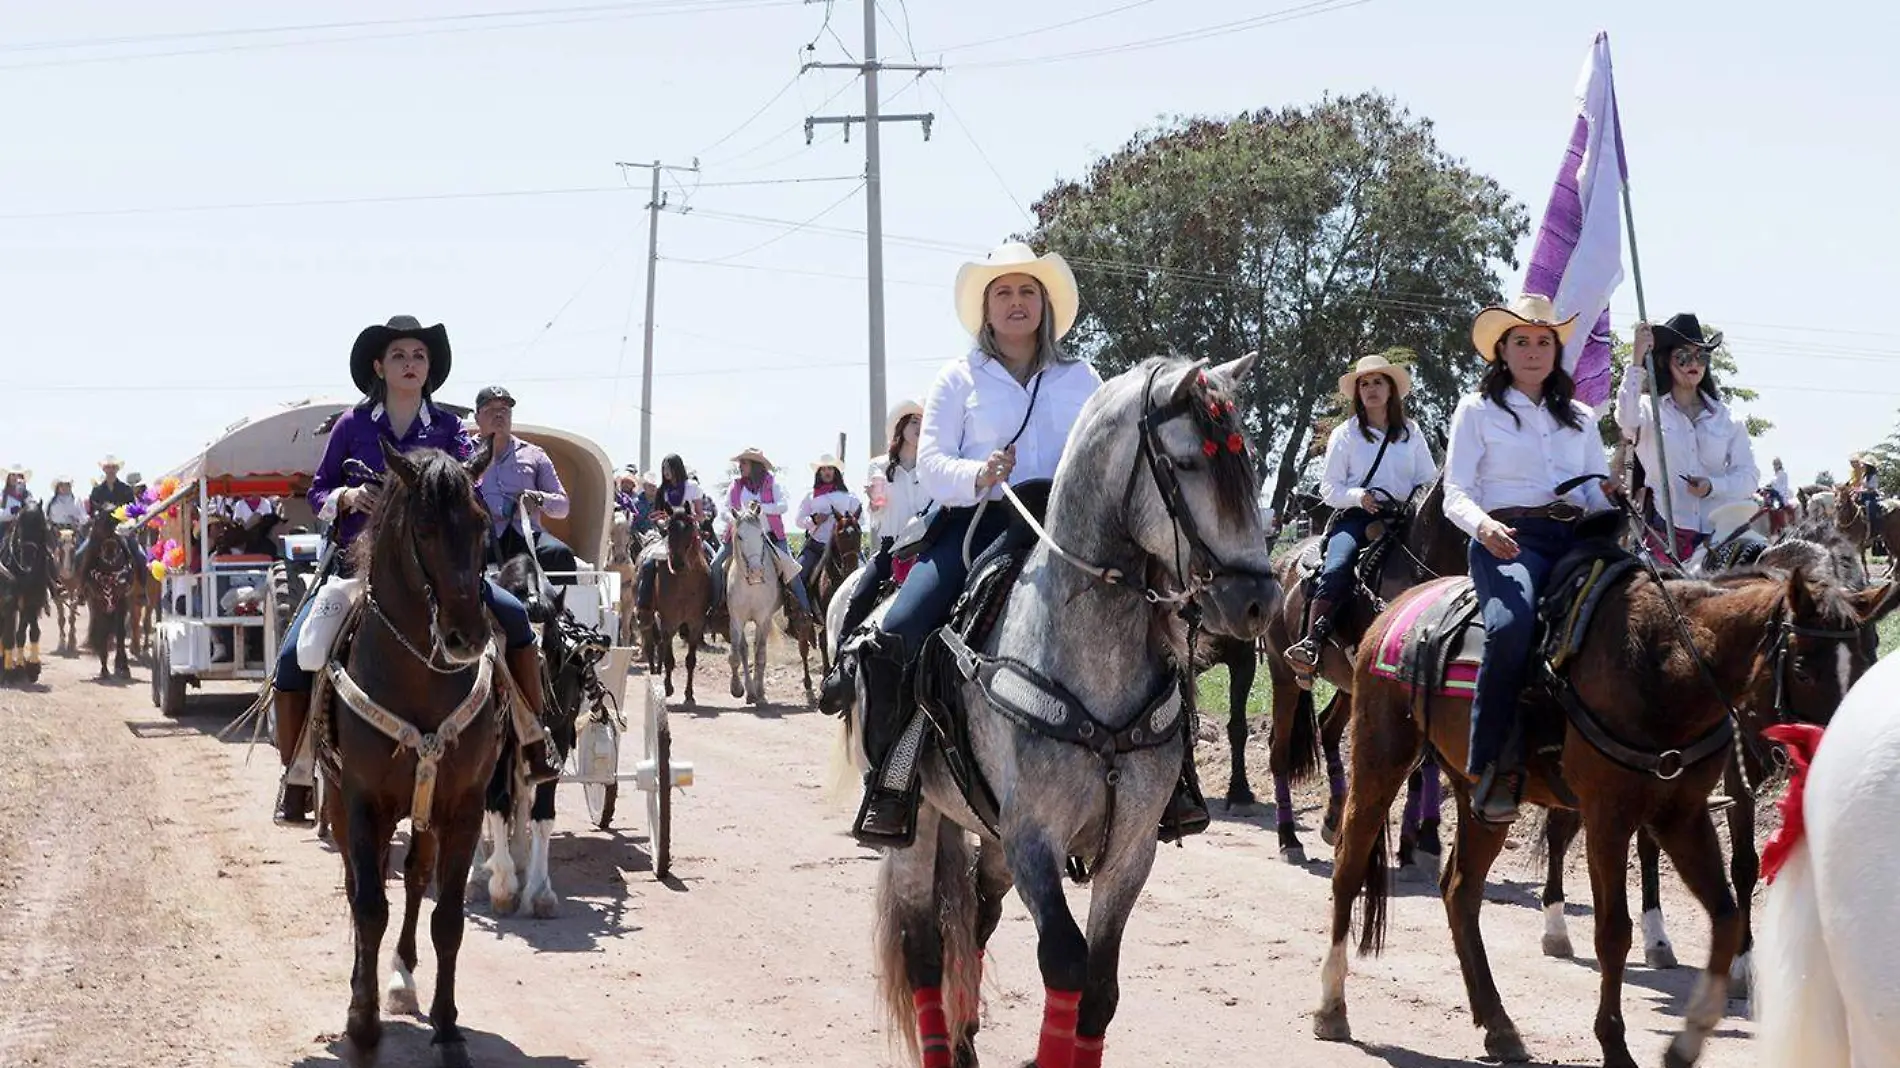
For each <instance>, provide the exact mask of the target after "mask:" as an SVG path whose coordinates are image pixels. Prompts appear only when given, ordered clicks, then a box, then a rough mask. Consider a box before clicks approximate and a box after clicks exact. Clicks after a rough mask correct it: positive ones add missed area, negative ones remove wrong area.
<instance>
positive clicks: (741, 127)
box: [693, 74, 799, 159]
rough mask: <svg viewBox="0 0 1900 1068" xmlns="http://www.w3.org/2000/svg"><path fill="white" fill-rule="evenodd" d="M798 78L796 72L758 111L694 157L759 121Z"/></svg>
mask: <svg viewBox="0 0 1900 1068" xmlns="http://www.w3.org/2000/svg"><path fill="white" fill-rule="evenodd" d="M798 79H799V76H798V75H796V74H794V75H792V76H791V78H790V79H789V80H787V81H786V83H785V84H784V85H782V86H780V87H779V91H778V92H776V93H773V94H772V97H771V99H769V100H767V101H766V102H765V103H763V104H760V105H759V109H758V110H757V111H754V112H753V113H752V114H750V115H747V116H746V117H745V121H743V122H741V123H740V124H739V125H737V126H734V127H733V128H732V129H730V130H727V131H726V132H725V134H724V135H723V136H721V137H720V138H719V139H718V140H717V141H714V142H713V143H712V144H709V145H707V146H706V147H705V148H702V149H700V150H699V151H697V152H695V153H693V158H695V159H698V158H699V157H701V156H704V155H705V154H706V153H708V152H711V151H712V150H713V149H715V148H718V147H719V146H720V145H723V144H725V143H726V142H727V141H730V140H732V139H733V138H734V137H737V136H738V135H739V133H740V131H742V130H744V129H745V128H746V127H748V126H751V125H752V124H753V123H754V122H757V121H758V118H759V116H761V115H763V114H765V113H766V111H767V110H769V109H770V108H771V107H772V105H773V104H776V103H778V102H779V101H780V100H781V99H783V98H784V96H785V94H786V93H789V92H791V91H792V88H793V87H794V86H796V85H797V84H798Z"/></svg>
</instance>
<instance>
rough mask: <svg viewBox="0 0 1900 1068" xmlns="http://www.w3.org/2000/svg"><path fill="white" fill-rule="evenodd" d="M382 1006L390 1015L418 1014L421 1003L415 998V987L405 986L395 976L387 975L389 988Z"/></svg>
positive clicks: (420, 1011)
mask: <svg viewBox="0 0 1900 1068" xmlns="http://www.w3.org/2000/svg"><path fill="white" fill-rule="evenodd" d="M383 1003H384V1007H385V1008H386V1009H387V1010H388V1012H389V1014H390V1015H391V1016H396V1015H403V1016H420V1015H422V1004H421V1002H419V1001H417V1000H416V988H415V987H413V986H405V985H404V984H403V982H402V980H401V979H400V978H399V977H397V976H393V975H392V976H390V977H389V990H388V991H387V993H386V995H385V997H384V999H383Z"/></svg>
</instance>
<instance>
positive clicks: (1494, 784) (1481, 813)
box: [1471, 760, 1524, 824]
mask: <svg viewBox="0 0 1900 1068" xmlns="http://www.w3.org/2000/svg"><path fill="white" fill-rule="evenodd" d="M1523 794H1524V773H1523V772H1522V771H1520V770H1518V769H1515V768H1504V767H1503V766H1502V764H1501V763H1500V762H1499V761H1495V760H1494V761H1492V762H1491V763H1489V764H1486V765H1485V768H1484V774H1483V775H1481V776H1479V777H1478V786H1477V789H1475V790H1473V791H1472V793H1471V814H1472V815H1474V816H1476V817H1477V818H1479V819H1481V820H1483V821H1484V822H1486V823H1498V824H1509V823H1511V822H1513V821H1515V820H1516V819H1517V803H1518V800H1519V799H1520V798H1521V797H1522V796H1523Z"/></svg>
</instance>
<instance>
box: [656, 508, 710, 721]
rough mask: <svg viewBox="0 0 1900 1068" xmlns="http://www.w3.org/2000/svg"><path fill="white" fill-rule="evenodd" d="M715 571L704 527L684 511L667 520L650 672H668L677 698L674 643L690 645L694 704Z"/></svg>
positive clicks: (689, 697) (689, 688) (689, 690)
mask: <svg viewBox="0 0 1900 1068" xmlns="http://www.w3.org/2000/svg"><path fill="white" fill-rule="evenodd" d="M712 582H713V579H712V568H711V566H710V565H709V564H708V563H707V562H706V546H705V543H704V542H702V541H701V540H700V533H699V525H698V524H697V523H695V522H694V521H693V517H692V516H691V515H689V514H688V513H687V512H686V510H685V509H681V510H679V511H677V512H673V513H671V514H670V515H668V516H667V517H666V559H665V561H663V562H662V566H661V567H659V568H658V569H656V570H655V572H654V574H653V603H652V604H651V605H650V606H649V607H648V608H647V618H646V619H645V620H643V623H644V626H643V628H642V630H643V634H644V637H643V639H642V641H641V644H642V645H644V646H645V647H646V652H647V672H648V673H649V674H654V675H657V674H660V673H661V672H662V671H664V672H665V673H666V696H668V697H671V696H673V639H674V637H675V636H677V637H680V638H683V639H684V640H685V642H686V703H687V704H689V705H690V704H693V703H694V702H695V698H694V697H693V677H694V675H695V674H697V673H698V671H699V646H700V642H701V641H702V640H703V639H704V636H705V633H706V607H707V606H708V605H710V604H711V603H712Z"/></svg>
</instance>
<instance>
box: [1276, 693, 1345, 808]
mask: <svg viewBox="0 0 1900 1068" xmlns="http://www.w3.org/2000/svg"><path fill="white" fill-rule="evenodd" d="M1333 699H1334V700H1335V701H1336V700H1338V699H1339V695H1338V694H1337V693H1335V694H1334V695H1333ZM1326 707H1327V709H1328V710H1329V711H1330V710H1331V709H1332V707H1333V706H1332V704H1331V703H1330V702H1329V703H1328V704H1327V706H1326ZM1319 733H1320V732H1319V716H1318V714H1317V713H1315V712H1314V711H1313V691H1311V690H1301V691H1300V692H1299V696H1298V697H1296V698H1294V699H1293V724H1292V727H1291V729H1290V730H1289V732H1288V734H1287V741H1286V749H1287V754H1286V755H1287V774H1288V775H1289V776H1290V777H1291V778H1292V780H1293V785H1295V786H1298V785H1300V784H1301V783H1304V782H1307V781H1309V780H1312V779H1314V778H1317V777H1318V776H1319V773H1320V771H1321V769H1323V768H1324V767H1325V766H1326V761H1325V755H1324V754H1323V753H1321V751H1320V744H1319Z"/></svg>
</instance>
